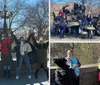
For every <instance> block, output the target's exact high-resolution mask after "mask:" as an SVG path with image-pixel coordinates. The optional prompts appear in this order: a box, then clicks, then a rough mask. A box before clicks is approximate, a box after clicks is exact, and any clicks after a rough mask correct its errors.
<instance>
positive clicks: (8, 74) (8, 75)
mask: <svg viewBox="0 0 100 85" xmlns="http://www.w3.org/2000/svg"><path fill="white" fill-rule="evenodd" d="M10 76H11V71H10V70H8V73H7V77H8V78H9V77H10Z"/></svg>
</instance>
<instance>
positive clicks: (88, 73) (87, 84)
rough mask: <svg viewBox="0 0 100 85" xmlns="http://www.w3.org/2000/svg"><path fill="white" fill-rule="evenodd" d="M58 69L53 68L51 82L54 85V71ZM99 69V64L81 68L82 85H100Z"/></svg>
mask: <svg viewBox="0 0 100 85" xmlns="http://www.w3.org/2000/svg"><path fill="white" fill-rule="evenodd" d="M57 68H58V67H51V68H50V70H51V75H50V77H51V78H50V79H51V80H50V81H51V85H54V82H55V81H54V71H55V69H57ZM97 75H98V68H97V64H90V65H83V66H81V67H80V85H98V80H97Z"/></svg>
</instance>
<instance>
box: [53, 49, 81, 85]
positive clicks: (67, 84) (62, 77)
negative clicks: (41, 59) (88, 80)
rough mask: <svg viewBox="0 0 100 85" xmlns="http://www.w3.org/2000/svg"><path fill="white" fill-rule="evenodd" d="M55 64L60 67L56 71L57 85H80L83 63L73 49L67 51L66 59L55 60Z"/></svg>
mask: <svg viewBox="0 0 100 85" xmlns="http://www.w3.org/2000/svg"><path fill="white" fill-rule="evenodd" d="M54 63H55V64H57V65H58V67H59V68H58V69H56V70H55V85H80V77H79V76H80V69H79V67H80V66H81V63H80V62H79V60H78V58H77V57H75V56H74V53H73V50H72V49H71V50H68V51H67V55H66V57H64V58H60V59H54Z"/></svg>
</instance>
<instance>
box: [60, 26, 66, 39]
mask: <svg viewBox="0 0 100 85" xmlns="http://www.w3.org/2000/svg"><path fill="white" fill-rule="evenodd" d="M65 29H66V27H65V26H60V38H64V34H65Z"/></svg>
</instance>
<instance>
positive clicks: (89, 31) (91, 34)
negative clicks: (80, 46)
mask: <svg viewBox="0 0 100 85" xmlns="http://www.w3.org/2000/svg"><path fill="white" fill-rule="evenodd" d="M85 29H86V30H87V31H88V37H89V38H92V37H93V31H94V30H95V28H94V27H93V26H86V27H85Z"/></svg>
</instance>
